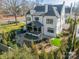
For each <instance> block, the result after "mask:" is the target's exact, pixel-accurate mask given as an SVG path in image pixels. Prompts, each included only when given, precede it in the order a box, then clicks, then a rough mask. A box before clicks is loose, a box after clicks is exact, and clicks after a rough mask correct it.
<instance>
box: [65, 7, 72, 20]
mask: <svg viewBox="0 0 79 59" xmlns="http://www.w3.org/2000/svg"><path fill="white" fill-rule="evenodd" d="M70 15H71V7H68V6H67V7H65V19H68V17H69V16H70Z"/></svg>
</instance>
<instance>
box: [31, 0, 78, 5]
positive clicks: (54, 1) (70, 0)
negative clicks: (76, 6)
mask: <svg viewBox="0 0 79 59" xmlns="http://www.w3.org/2000/svg"><path fill="white" fill-rule="evenodd" d="M32 1H35V0H32ZM38 1H40V2H43V3H45V4H60V3H63V1H65V4H66V5H71V3H74V2H78V1H79V0H44V1H43V0H38Z"/></svg>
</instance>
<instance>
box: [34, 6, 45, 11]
mask: <svg viewBox="0 0 79 59" xmlns="http://www.w3.org/2000/svg"><path fill="white" fill-rule="evenodd" d="M34 10H36V12H45V6H36V7H35V8H34Z"/></svg>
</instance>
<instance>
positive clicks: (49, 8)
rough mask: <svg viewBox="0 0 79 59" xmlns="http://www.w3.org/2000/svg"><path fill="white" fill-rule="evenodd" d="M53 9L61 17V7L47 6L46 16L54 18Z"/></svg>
mask: <svg viewBox="0 0 79 59" xmlns="http://www.w3.org/2000/svg"><path fill="white" fill-rule="evenodd" d="M53 7H56V8H57V11H58V13H59V14H60V15H61V11H62V7H63V5H61V4H60V5H48V12H47V13H46V15H47V16H55V12H54V10H53Z"/></svg>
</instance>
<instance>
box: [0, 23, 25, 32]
mask: <svg viewBox="0 0 79 59" xmlns="http://www.w3.org/2000/svg"><path fill="white" fill-rule="evenodd" d="M22 26H25V23H23V22H21V23H17V25H16V24H7V25H1V26H0V33H3V32H4V33H6V32H10V31H13V30H18V29H20V28H21V27H22Z"/></svg>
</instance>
